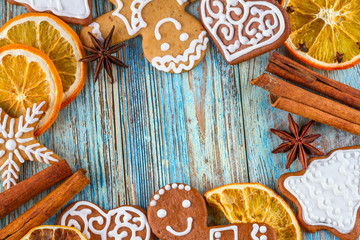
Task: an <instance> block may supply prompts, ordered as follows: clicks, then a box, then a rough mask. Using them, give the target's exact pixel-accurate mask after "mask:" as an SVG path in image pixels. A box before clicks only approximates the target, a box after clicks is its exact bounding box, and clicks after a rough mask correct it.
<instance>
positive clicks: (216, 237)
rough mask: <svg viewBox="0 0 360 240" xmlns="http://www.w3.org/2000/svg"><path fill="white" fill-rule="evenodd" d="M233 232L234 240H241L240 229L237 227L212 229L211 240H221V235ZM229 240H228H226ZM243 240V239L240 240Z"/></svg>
mask: <svg viewBox="0 0 360 240" xmlns="http://www.w3.org/2000/svg"><path fill="white" fill-rule="evenodd" d="M228 231H231V232H233V234H234V240H238V238H239V235H238V234H239V229H238V227H237V226H235V225H234V226H227V227H221V228H212V229H210V240H220V239H221V235H222V234H221V233H222V232H228ZM224 240H225V239H224ZM226 240H228V239H226ZM240 240H241V239H240Z"/></svg>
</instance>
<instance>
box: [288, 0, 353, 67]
mask: <svg viewBox="0 0 360 240" xmlns="http://www.w3.org/2000/svg"><path fill="white" fill-rule="evenodd" d="M282 5H283V6H284V7H285V9H288V10H289V11H288V12H289V16H290V24H291V34H290V37H289V38H288V40H287V41H286V42H285V45H286V47H287V48H288V49H289V50H290V52H291V53H292V54H294V55H295V56H296V57H297V58H299V59H300V60H301V61H303V62H304V63H306V64H308V65H310V66H313V67H316V68H321V69H326V70H336V69H345V68H350V67H353V66H355V65H356V64H358V63H359V62H360V4H359V1H351V0H333V1H325V0H322V1H313V0H283V2H282Z"/></svg>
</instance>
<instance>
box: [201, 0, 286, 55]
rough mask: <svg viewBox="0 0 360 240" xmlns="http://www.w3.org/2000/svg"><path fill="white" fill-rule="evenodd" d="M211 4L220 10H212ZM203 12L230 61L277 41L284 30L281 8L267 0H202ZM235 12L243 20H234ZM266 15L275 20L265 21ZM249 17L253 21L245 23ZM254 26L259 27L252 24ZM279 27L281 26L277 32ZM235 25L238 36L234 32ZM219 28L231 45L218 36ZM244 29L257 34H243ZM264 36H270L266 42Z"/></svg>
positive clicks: (204, 19) (213, 34) (206, 22)
mask: <svg viewBox="0 0 360 240" xmlns="http://www.w3.org/2000/svg"><path fill="white" fill-rule="evenodd" d="M239 5H241V7H239ZM212 6H213V7H215V9H217V11H213V10H212V9H211V7H212ZM259 6H265V7H266V8H267V10H262V9H260V8H258V7H259ZM200 11H201V15H202V20H203V23H204V25H205V26H206V28H207V29H208V31H209V32H210V33H211V35H212V36H213V37H214V38H215V40H216V41H217V42H218V44H219V45H220V47H221V49H222V51H223V52H224V56H225V58H226V60H227V61H228V62H232V61H234V60H236V59H237V58H239V57H241V56H243V55H245V54H247V53H250V52H252V51H254V50H255V49H259V48H261V47H264V46H267V45H270V44H272V43H274V42H276V41H277V40H278V39H279V38H280V37H281V35H282V34H283V33H284V31H285V19H284V16H283V15H282V13H281V11H280V10H279V9H278V8H277V7H276V6H275V5H273V4H271V3H269V2H265V1H247V0H228V1H226V6H225V5H224V3H223V2H222V1H220V0H202V1H201V3H200ZM233 14H235V15H236V16H241V15H242V17H241V19H240V20H238V19H233ZM266 17H271V18H272V21H271V20H268V19H267V20H265V19H266ZM249 18H251V19H250V21H249V22H248V23H247V24H246V25H244V24H245V23H246V21H247V20H249ZM254 25H258V27H257V28H255V27H252V26H254ZM277 27H279V29H278V31H277V32H276V33H274V31H275V30H276V28H277ZM235 28H237V30H238V35H236V34H235ZM219 29H221V33H222V35H223V36H224V38H225V40H226V41H229V42H230V43H231V44H226V43H225V42H224V41H223V40H221V38H220V37H219V35H218V31H219ZM243 31H245V33H246V35H248V36H254V37H251V38H248V37H246V36H243V33H242V32H243ZM265 38H267V39H266V40H265V41H263V39H265ZM243 45H246V48H242V49H240V48H241V47H242V46H243Z"/></svg>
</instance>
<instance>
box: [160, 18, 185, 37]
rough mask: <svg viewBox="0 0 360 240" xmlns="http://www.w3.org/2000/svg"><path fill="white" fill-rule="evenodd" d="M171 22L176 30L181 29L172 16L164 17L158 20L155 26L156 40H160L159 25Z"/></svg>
mask: <svg viewBox="0 0 360 240" xmlns="http://www.w3.org/2000/svg"><path fill="white" fill-rule="evenodd" d="M168 22H170V23H173V24H174V25H175V27H176V29H177V30H179V31H180V30H181V24H180V23H179V21H178V20H176V19H174V18H164V19H162V20H160V21H159V22H158V23H157V24H156V27H155V37H156V39H157V40H161V34H160V27H161V26H162V25H163V24H164V23H168Z"/></svg>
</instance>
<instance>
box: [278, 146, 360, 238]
mask: <svg viewBox="0 0 360 240" xmlns="http://www.w3.org/2000/svg"><path fill="white" fill-rule="evenodd" d="M309 162H310V163H309V166H308V168H307V169H304V170H302V171H300V172H296V173H286V174H284V175H282V176H281V177H280V179H279V182H278V184H279V189H280V191H281V192H282V193H283V194H284V195H285V196H286V197H288V198H289V199H290V200H291V201H292V202H294V203H295V205H296V206H297V207H298V209H299V212H298V219H299V223H300V224H301V225H302V226H303V227H305V228H306V230H308V231H310V232H316V231H319V230H329V231H330V232H332V233H333V234H334V235H335V236H337V237H338V238H340V239H343V240H345V239H346V240H349V239H353V240H355V239H357V238H358V237H359V235H360V221H359V220H360V210H359V208H360V184H359V183H360V146H353V147H346V148H340V149H336V150H334V151H332V152H331V153H330V154H329V155H328V156H325V157H319V158H313V159H311V160H310V161H309Z"/></svg>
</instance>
